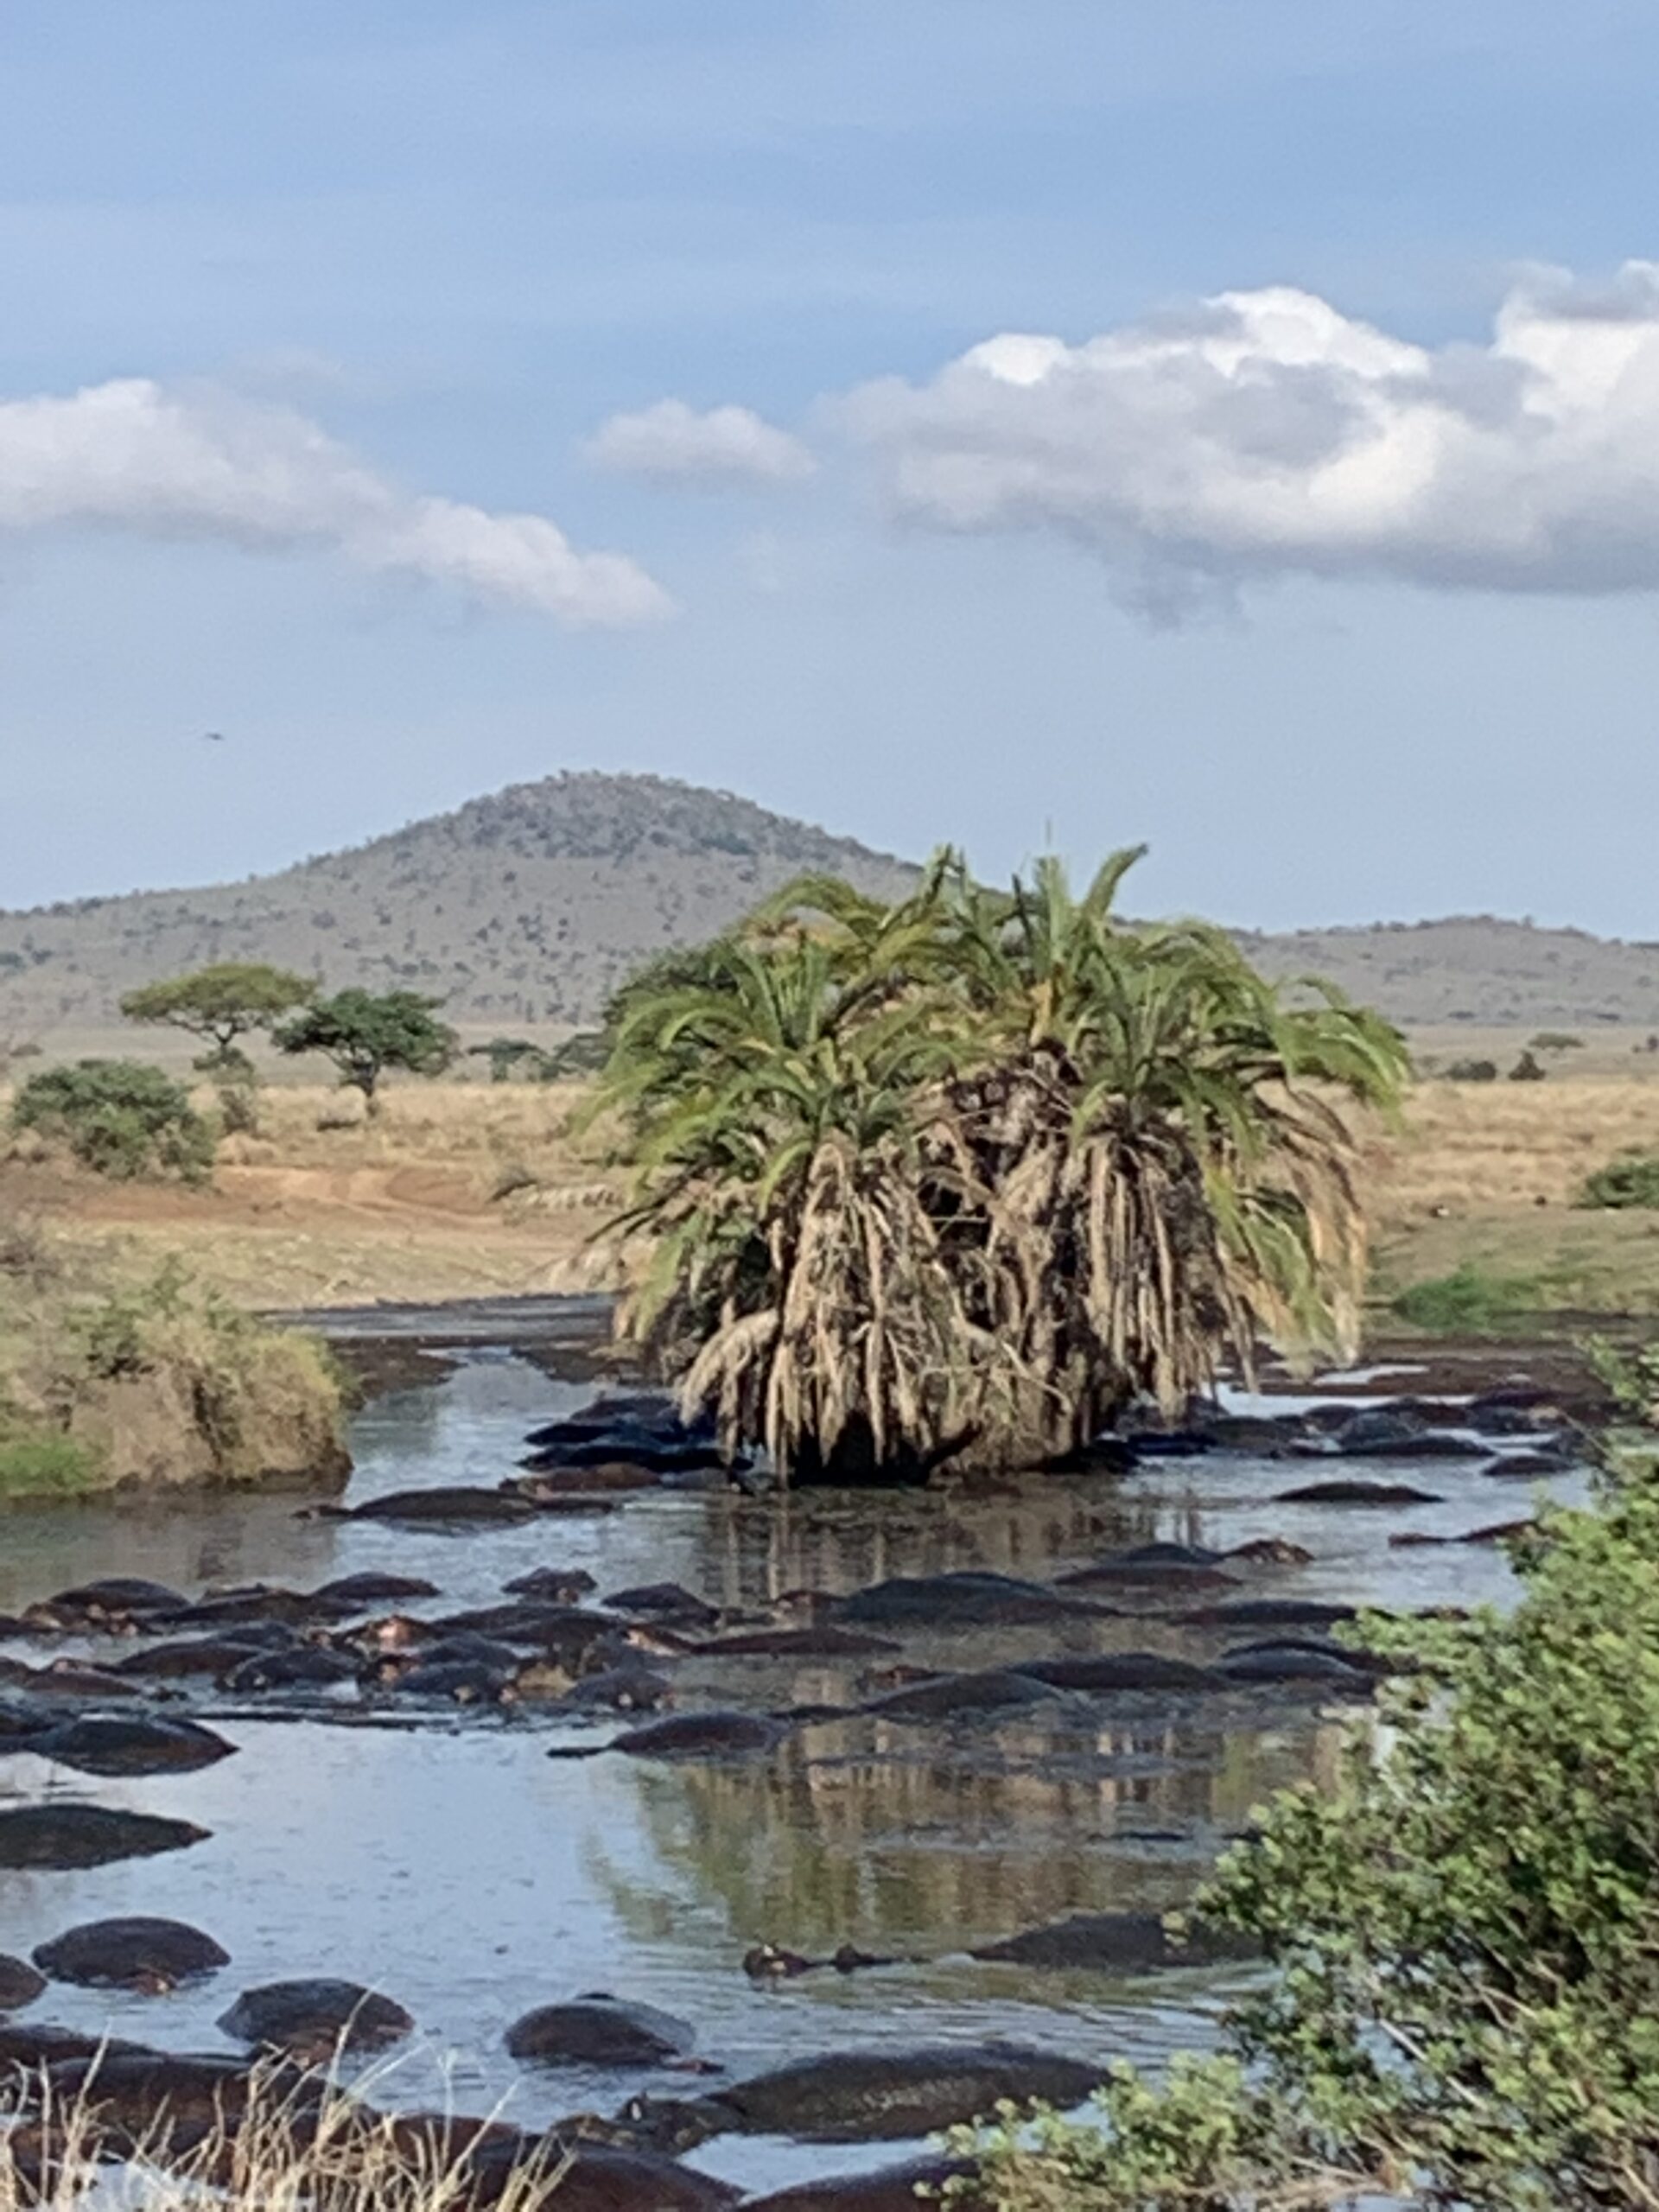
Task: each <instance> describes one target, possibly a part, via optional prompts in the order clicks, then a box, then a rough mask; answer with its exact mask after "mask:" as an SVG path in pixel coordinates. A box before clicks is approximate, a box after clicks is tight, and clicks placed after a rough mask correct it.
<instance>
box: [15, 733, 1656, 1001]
mask: <svg viewBox="0 0 1659 2212" xmlns="http://www.w3.org/2000/svg"><path fill="white" fill-rule="evenodd" d="M805 868H815V869H825V870H831V871H834V872H835V873H836V874H842V875H845V876H848V877H849V878H850V879H851V880H853V881H854V882H855V883H858V884H860V885H861V886H863V887H866V888H868V889H869V890H872V891H877V892H882V893H893V892H896V891H897V890H898V889H899V888H900V887H902V886H903V885H904V883H905V882H906V880H908V877H909V874H910V871H909V869H908V868H907V867H906V863H904V862H903V861H898V860H895V859H893V858H891V857H890V856H888V855H885V854H880V853H874V852H871V851H870V850H869V849H868V848H867V847H865V846H863V845H860V844H856V843H855V842H853V841H852V840H851V839H850V838H844V837H833V836H829V834H828V833H827V832H826V831H824V830H822V829H813V828H810V826H809V825H808V824H806V823H800V822H791V821H788V820H786V819H785V818H784V817H782V816H779V815H776V814H769V813H768V812H766V810H765V809H764V808H763V807H760V806H756V805H754V804H753V803H752V802H751V801H749V800H747V799H741V798H733V797H732V796H731V795H730V794H729V793H727V792H724V791H703V790H699V789H698V788H696V786H695V785H687V784H677V783H670V782H666V781H664V780H663V779H660V778H658V777H653V776H607V775H598V774H570V775H562V776H552V777H549V778H547V779H545V780H544V781H543V782H541V783H536V784H519V785H514V786H512V788H511V789H509V790H507V791H498V792H496V793H495V794H494V795H493V797H491V798H480V799H474V800H473V801H472V802H471V803H470V804H467V805H466V806H463V807H461V808H459V809H458V810H456V811H455V812H454V813H453V814H444V815H438V816H435V817H433V818H432V819H431V820H429V821H426V822H416V823H411V824H410V826H409V827H408V828H407V829H398V830H396V831H394V832H393V833H392V834H391V836H386V837H380V838H377V839H376V840H375V841H374V842H373V843H372V844H368V845H364V846H360V847H359V848H358V849H355V850H353V851H350V852H344V853H334V854H330V855H327V856H326V857H324V858H322V859H321V860H311V861H304V862H302V864H301V865H300V866H299V867H297V868H289V869H286V870H285V871H284V872H283V874H280V875H271V876H264V877H259V878H256V879H254V880H251V881H248V882H245V883H238V884H220V885H216V886H213V887H210V888H208V889H206V890H200V891H168V892H140V893H132V894H130V895H129V896H126V897H123V898H112V899H78V900H75V901H73V903H70V904H65V905H60V906H48V907H41V908H38V909H36V910H35V911H34V912H28V913H0V1043H3V1041H4V1040H5V1039H7V1038H8V1037H10V1038H11V1039H22V1038H32V1039H41V1040H42V1041H45V1042H48V1043H49V1042H50V1040H51V1039H52V1036H53V1034H54V1032H61V1031H86V1030H89V1029H95V1028H99V1027H103V1026H105V1025H106V1024H107V1023H109V1022H110V1021H111V1020H113V1019H114V1017H115V1011H116V1001H117V1000H118V998H119V997H120V995H121V994H122V993H123V992H124V991H127V990H130V989H131V988H133V986H134V985H135V984H137V983H141V982H149V981H150V980H151V979H152V978H154V977H156V976H170V975H177V974H180V973H181V972H182V971H184V970H186V969H191V968H196V967H200V966H202V965H203V964H204V963H207V962H208V961H212V960H232V959H259V960H270V961H275V962H277V963H280V964H281V965H283V966H284V967H289V968H297V969H301V970H302V972H304V973H306V974H310V975H315V976H319V977H320V978H321V980H322V981H323V982H325V983H326V984H327V986H329V987H330V988H340V986H342V985H344V984H346V983H363V984H365V985H367V986H368V987H370V988H378V989H390V988H398V987H404V988H411V989H416V990H422V991H427V992H430V993H431V994H433V995H435V996H440V997H442V998H443V999H444V1000H445V1001H446V1002H447V1007H448V1012H449V1014H450V1015H451V1017H452V1018H453V1019H454V1020H458V1021H461V1022H463V1023H467V1024H472V1025H483V1026H486V1027H500V1028H503V1029H509V1030H511V1029H517V1028H520V1027H531V1026H541V1025H546V1024H571V1025H574V1024H580V1023H582V1022H585V1021H588V1020H592V1019H593V1017H594V1014H596V1013H597V1011H598V1009H599V1007H601V1004H602V1003H603V1001H604V1000H605V997H606V995H607V993H608V992H609V991H610V990H611V989H612V988H613V986H614V985H615V984H616V983H617V982H619V981H620V979H621V977H622V976H625V975H626V974H627V973H628V971H629V970H630V969H632V968H633V967H635V966H637V965H638V964H639V962H640V961H641V960H642V959H644V958H645V957H648V956H649V955H651V954H652V953H653V952H656V951H658V950H661V949H662V948H663V947H664V946H667V945H672V944H690V943H695V942H696V941H697V940H698V939H700V938H706V937H708V936H709V935H711V934H712V933H713V932H714V931H716V930H717V929H719V928H721V926H722V925H724V924H725V923H727V922H729V921H730V920H732V919H733V918H734V917H735V916H736V915H737V914H739V913H741V912H742V911H743V910H744V909H745V908H746V907H747V906H751V905H753V903H754V902H755V901H756V900H757V899H760V898H761V897H763V896H764V895H765V894H766V893H767V892H768V891H771V890H772V889H774V888H775V887H777V886H778V885H779V884H780V883H782V882H784V881H785V880H786V879H787V878H788V877H790V876H791V875H794V874H798V873H799V872H800V871H801V870H803V869H805ZM1243 943H1244V944H1245V945H1246V946H1247V948H1248V950H1249V952H1250V953H1251V955H1252V957H1255V959H1257V960H1259V961H1260V962H1261V963H1262V965H1263V966H1264V967H1266V968H1267V969H1269V970H1270V971H1271V972H1272V973H1274V974H1280V975H1294V974H1297V973H1303V972H1308V971H1312V972H1314V973H1317V974H1321V975H1325V976H1330V977H1331V978H1332V980H1333V981H1334V982H1338V983H1339V984H1341V985H1342V986H1343V987H1344V988H1346V989H1347V990H1348V991H1350V992H1351V993H1352V995H1354V996H1355V997H1357V998H1359V999H1363V1000H1365V1001H1368V1002H1370V1003H1371V1004H1373V1005H1376V1006H1378V1007H1382V1008H1383V1010H1384V1011H1385V1012H1386V1013H1388V1014H1391V1015H1392V1016H1393V1017H1394V1018H1395V1020H1399V1021H1402V1022H1405V1023H1408V1024H1410V1025H1413V1026H1419V1025H1427V1024H1440V1023H1448V1022H1468V1023H1471V1024H1479V1025H1484V1026H1492V1025H1497V1024H1511V1023H1513V1024H1519V1025H1524V1026H1526V1027H1565V1028H1573V1029H1577V1028H1587V1027H1591V1026H1592V1025H1597V1024H1603V1023H1606V1024H1611V1023H1615V1022H1618V1023H1625V1024H1637V1025H1639V1026H1641V1027H1643V1028H1649V1027H1650V1028H1653V1029H1655V1030H1659V944H1617V943H1608V942H1606V941H1605V940H1603V939H1601V938H1592V937H1588V936H1586V935H1585V934H1584V933H1583V932H1581V931H1576V930H1546V929H1536V928H1534V927H1532V926H1531V925H1529V924H1526V923H1521V922H1506V921H1498V920H1494V919H1492V918H1490V917H1486V916H1475V917H1466V918H1453V919H1450V920H1446V921H1434V922H1419V923H1413V924H1383V925H1377V926H1376V927H1373V928H1370V929H1345V930H1322V931H1306V932H1300V933H1298V934H1295V935H1293V936H1286V937H1259V936H1249V935H1247V936H1245V937H1244V938H1243Z"/></svg>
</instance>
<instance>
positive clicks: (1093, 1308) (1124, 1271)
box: [594, 849, 1406, 1479]
mask: <svg viewBox="0 0 1659 2212" xmlns="http://www.w3.org/2000/svg"><path fill="white" fill-rule="evenodd" d="M1139 857H1140V850H1139V849H1134V850H1128V851H1124V852H1121V853H1118V854H1116V855H1114V856H1113V857H1112V858H1111V859H1110V860H1109V861H1108V862H1107V863H1106V864H1105V866H1104V867H1103V868H1102V869H1101V870H1100V871H1099V873H1098V874H1096V877H1095V880H1094V881H1093V882H1092V883H1091V884H1090V887H1089V888H1088V890H1087V891H1086V892H1085V893H1083V894H1082V895H1081V896H1080V897H1079V896H1077V895H1075V894H1074V893H1073V892H1072V891H1071V888H1070V887H1069V885H1068V882H1067V879H1066V875H1065V870H1064V868H1063V867H1062V866H1061V865H1060V863H1059V862H1058V861H1052V860H1046V861H1041V862H1040V863H1039V865H1038V867H1037V868H1036V871H1035V874H1034V876H1033V880H1031V881H1030V882H1028V883H1027V882H1023V881H1021V880H1018V879H1016V880H1015V881H1014V885H1013V886H1012V887H1011V889H1009V890H1007V891H1006V892H1001V891H995V890H990V889H987V888H985V887H982V886H980V885H979V884H976V882H975V881H974V880H973V879H972V877H971V876H970V875H969V871H968V868H967V867H966V864H965V862H964V861H963V858H962V857H961V855H959V854H957V853H955V852H952V851H949V850H946V851H944V852H941V853H940V854H938V855H936V857H935V858H934V860H933V861H932V862H931V864H930V866H929V867H928V868H927V869H926V870H925V873H924V874H923V876H922V878H921V880H920V881H919V882H918V886H917V887H916V889H915V890H914V891H913V893H912V894H911V895H910V896H908V897H907V898H905V899H901V900H899V901H898V902H897V903H895V904H893V905H888V904H886V903H884V902H882V901H880V900H879V899H871V898H869V897H867V896H865V895H864V894H863V893H859V892H857V891H855V890H854V889H852V888H851V887H849V886H848V885H847V884H845V883H842V882H841V881H839V880H836V879H833V878H822V877H803V878H801V879H800V880H798V881H796V882H795V883H792V884H791V885H789V886H788V887H785V889H784V890H783V891H781V892H780V893H778V894H777V895H776V896H775V897H774V898H772V899H769V900H768V901H767V902H766V904H765V905H764V906H761V907H760V908H758V909H757V910H756V911H755V912H754V913H753V914H752V915H751V916H750V917H749V918H748V919H747V921H745V922H743V923H742V924H741V925H738V926H737V927H736V928H735V929H734V930H733V931H731V932H729V933H728V935H727V936H725V937H723V938H719V939H717V940H716V941H715V943H714V944H709V945H708V946H705V947H703V948H702V949H701V950H697V951H695V952H690V953H685V954H675V955H671V956H669V957H667V958H665V959H664V960H663V961H659V962H658V963H655V964H654V966H653V967H652V968H651V969H648V970H647V971H645V973H644V974H643V975H642V976H639V977H638V978H636V980H635V981H634V982H632V983H631V984H630V985H628V986H627V987H626V988H625V989H624V990H623V991H622V992H621V994H620V995H619V997H618V999H617V1001H615V1003H614V1004H613V1007H612V1009H611V1014H610V1019H609V1023H608V1031H609V1036H610V1042H611V1050H610V1055H609V1058H608V1062H607V1065H606V1067H605V1069H604V1071H603V1073H602V1075H601V1082H600V1085H599V1090H598V1094H597V1098H596V1103H595V1108H594V1111H595V1112H596V1113H598V1114H602V1115H605V1116H607V1118H608V1119H609V1121H610V1123H611V1126H612V1127H613V1128H614V1129H616V1130H617V1131H618V1132H619V1133H620V1137H619V1151H620V1155H621V1157H622V1158H623V1159H625V1160H626V1161H627V1162H628V1163H629V1165H630V1166H632V1169H633V1171H634V1173H635V1178H636V1188H635V1192H634V1200H633V1203H632V1206H631V1208H630V1210H629V1211H628V1212H627V1213H626V1216H625V1217H623V1220H622V1222H621V1224H620V1227H621V1229H622V1230H623V1231H624V1232H626V1233H641V1232H642V1233H643V1234H644V1235H645V1237H646V1239H647V1240H648V1243H649V1246H650V1259H649V1262H648V1264H647V1266H646V1268H645V1272H644V1274H643V1278H642V1280H641V1281H640V1283H639V1287H638V1289H637V1290H636V1292H635V1294H633V1296H632V1299H631V1300H630V1301H629V1304H628V1306H627V1308H626V1312H625V1317H624V1321H625V1326H626V1329H627V1330H628V1331H629V1332H631V1333H632V1335H633V1336H634V1337H635V1338H638V1339H639V1341H640V1342H642V1343H643V1344H645V1347H646V1348H647V1349H648V1350H649V1351H651V1352H652V1354H653V1355H654V1356H655V1357H656V1359H657V1360H658V1363H660V1364H661V1366H662V1367H663V1369H664V1371H665V1372H667V1373H668V1374H670V1375H671V1376H675V1377H677V1380H678V1381H679V1383H680V1384H681V1387H682V1389H683V1395H684V1398H685V1402H686V1404H687V1406H688V1408H709V1409H711V1410H712V1411H713V1412H714V1414H715V1416H716V1418H717V1421H718V1423H719V1427H720V1433H721V1440H722V1442H723V1443H724V1445H725V1446H727V1448H728V1450H732V1451H735V1450H737V1449H738V1448H740V1447H741V1446H753V1445H760V1446H764V1447H765V1448H766V1450H767V1452H769V1453H770V1454H771V1456H772V1459H773V1461H774V1463H775V1465H777V1467H778V1468H779V1471H781V1472H783V1473H784V1474H785V1475H790V1474H792V1475H793V1476H794V1477H795V1478H797V1479H811V1478H820V1477H824V1476H829V1475H834V1476H836V1477H841V1478H844V1477H849V1476H856V1475H861V1474H864V1475H869V1474H886V1475H887V1476H890V1477H894V1478H914V1477H915V1476H916V1475H918V1473H920V1472H923V1471H925V1470H926V1469H928V1468H929V1467H931V1466H932V1465H938V1464H939V1463H940V1462H942V1461H944V1460H946V1459H955V1460H957V1462H958V1463H959V1464H960V1463H971V1464H976V1465H1001V1466H1021V1465H1036V1464H1045V1463H1052V1461H1054V1460H1055V1459H1059V1458H1062V1457H1064V1456H1065V1455H1066V1454H1067V1453H1070V1452H1077V1451H1079V1450H1081V1449H1083V1448H1084V1447H1085V1446H1087V1445H1088V1444H1089V1443H1090V1440H1092V1439H1094V1438H1096V1436H1098V1435H1099V1434H1100V1433H1101V1432H1102V1430H1103V1428H1104V1427H1106V1426H1107V1425H1108V1424H1109V1422H1110V1421H1112V1419H1113V1418H1114V1417H1115V1416H1116V1415H1117V1414H1120V1413H1121V1412H1122V1410H1123V1408H1124V1407H1125V1406H1126V1404H1128V1402H1130V1401H1131V1400H1134V1399H1135V1398H1139V1397H1147V1398H1150V1399H1153V1400H1155V1401H1156V1402H1157V1403H1158V1404H1159V1405H1160V1407H1162V1408H1164V1409H1165V1410H1166V1412H1169V1413H1173V1412H1175V1411H1177V1410H1178V1409H1179V1408H1181V1407H1182V1406H1183V1405H1184V1404H1185V1402H1186V1401H1187V1400H1188V1399H1189V1398H1190V1396H1191V1395H1192V1394H1193V1393H1194V1392H1197V1391H1201V1390H1205V1389H1209V1388H1211V1387H1212V1386H1213V1383H1214V1381H1215V1377H1216V1375H1217V1369H1218V1366H1219V1365H1220V1364H1221V1363H1223V1362H1224V1361H1230V1362H1232V1363H1235V1364H1236V1366H1237V1367H1238V1369H1239V1370H1242V1371H1243V1372H1244V1373H1247V1374H1248V1373H1249V1371H1250V1367H1251V1362H1252V1359H1253V1357H1254V1354H1255V1347H1256V1344H1257V1339H1258V1336H1259V1335H1262V1334H1265V1335H1267V1336H1268V1337H1270V1338H1273V1339H1274V1340H1275V1341H1277V1342H1278V1343H1280V1344H1282V1345H1284V1346H1286V1347H1287V1348H1288V1349H1294V1348H1296V1347H1299V1346H1300V1347H1306V1348H1309V1349H1315V1348H1317V1349H1320V1350H1333V1351H1338V1350H1341V1349H1342V1348H1343V1347H1344V1346H1346V1345H1349V1344H1351V1342H1352V1340H1353V1337H1354V1332H1355V1326H1356V1321H1357V1297H1358V1292H1359V1288H1360V1284H1361V1279H1362V1274H1363V1258H1364V1237H1363V1219H1362V1216H1361V1211H1360V1207H1359V1205H1358V1202H1357V1195H1356V1192H1355V1188H1354V1184H1353V1181H1352V1175H1351V1169H1352V1161H1353V1147H1352V1141H1351V1133H1350V1130H1349V1128H1348V1125H1347V1122H1346V1120H1345V1119H1344V1113H1343V1111H1342V1109H1343V1108H1344V1106H1345V1105H1351V1104H1353V1103H1361V1104H1363V1105H1367V1106H1386V1105H1387V1104H1389V1103H1390V1102H1391V1101H1392V1100H1393V1099H1394V1098H1395V1096H1396V1095H1397V1092H1398V1090H1399V1087H1400V1085H1401V1083H1402V1079H1403V1076H1404V1073H1405V1069H1406V1059H1405V1051H1404V1046H1403V1045H1402V1040H1401V1039H1400V1038H1399V1036H1398V1035H1397V1034H1396V1033H1395V1031H1394V1030H1392V1029H1391V1028H1390V1027H1389V1026H1388V1025H1387V1024H1386V1023H1384V1022H1383V1021H1382V1020H1380V1019H1379V1018H1378V1017H1376V1015H1374V1014H1370V1013H1367V1012H1365V1011H1364V1010H1363V1009H1361V1008H1358V1007H1353V1006H1351V1005H1349V1004H1347V1003H1346V1002H1345V1001H1344V1000H1343V999H1341V998H1340V997H1339V996H1338V994H1336V993H1335V992H1334V991H1332V990H1330V989H1328V988H1325V987H1323V986H1319V985H1317V984H1310V985H1305V986H1300V987H1298V988H1294V989H1293V990H1288V991H1287V990H1285V989H1283V988H1275V987H1274V986H1272V985H1270V984H1268V982H1265V981H1264V980H1263V979H1262V977H1261V976H1258V975H1257V974H1256V973H1255V970H1254V969H1252V968H1251V967H1250V965H1249V962H1248V961H1247V960H1246V959H1245V958H1244V957H1243V955H1242V953H1241V952H1240V951H1239V950H1238V949H1237V947H1236V945H1235V944H1233V942H1232V941H1231V939H1230V938H1228V937H1227V936H1226V935H1225V934H1224V932H1223V931H1219V930H1217V929H1214V928H1211V927H1210V926H1208V925H1204V924H1201V923H1195V922H1181V923H1175V924H1168V925H1134V924H1130V923H1128V922H1127V921H1125V920H1124V919H1123V918H1122V917H1121V916H1120V915H1119V914H1118V913H1117V912H1116V895H1117V892H1118V888H1119V886H1120V884H1121V883H1122V879H1123V877H1124V875H1125V874H1126V873H1127V872H1128V869H1129V868H1130V867H1132V866H1133V864H1134V863H1135V861H1136V860H1137V859H1138V858H1139Z"/></svg>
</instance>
